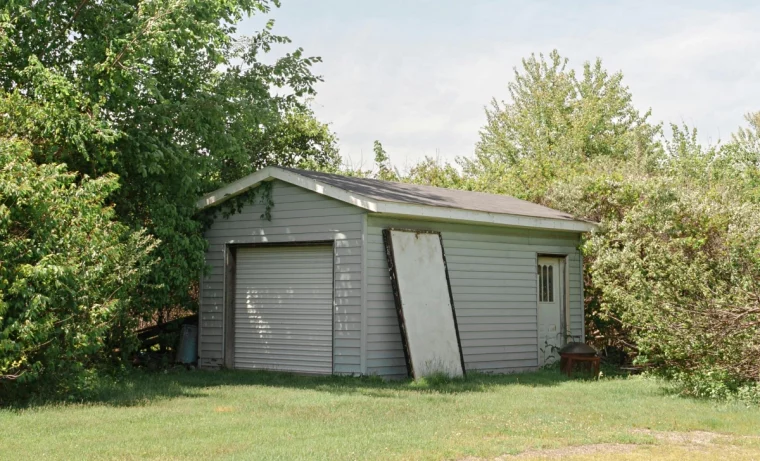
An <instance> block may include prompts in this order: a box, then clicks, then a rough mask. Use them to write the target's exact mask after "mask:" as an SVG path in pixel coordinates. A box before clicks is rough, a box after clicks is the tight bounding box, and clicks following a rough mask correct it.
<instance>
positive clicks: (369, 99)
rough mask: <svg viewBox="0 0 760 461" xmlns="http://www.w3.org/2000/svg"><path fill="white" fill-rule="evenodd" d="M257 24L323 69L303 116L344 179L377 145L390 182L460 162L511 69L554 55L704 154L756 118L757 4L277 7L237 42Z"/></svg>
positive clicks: (417, 1)
mask: <svg viewBox="0 0 760 461" xmlns="http://www.w3.org/2000/svg"><path fill="white" fill-rule="evenodd" d="M267 18H273V19H274V20H275V27H274V32H275V33H277V34H280V35H285V36H288V37H290V38H291V39H292V41H293V43H292V44H291V45H289V46H288V48H291V49H292V48H295V47H302V48H303V49H304V52H305V54H306V55H310V56H320V57H321V58H322V61H323V62H321V63H319V64H317V65H316V66H315V67H314V69H313V70H314V72H315V73H316V74H318V75H321V76H322V78H323V79H324V81H323V82H321V83H319V84H318V85H317V92H318V94H317V96H316V98H315V99H314V101H313V103H312V106H313V109H314V111H315V113H316V115H317V117H318V119H319V120H321V121H323V122H326V123H329V124H330V127H331V129H332V130H333V131H334V132H335V133H336V134H337V136H338V138H339V145H340V152H341V155H342V156H343V158H344V160H345V161H346V163H347V164H348V165H350V166H352V167H364V168H368V167H371V166H372V160H373V154H372V143H373V141H374V140H376V139H377V140H380V141H381V142H382V143H383V146H384V148H385V150H386V151H387V152H388V154H389V156H390V158H391V160H392V161H393V163H394V165H397V166H398V167H400V168H401V169H402V170H404V169H407V168H409V167H410V166H412V165H413V164H415V163H416V162H418V161H420V160H422V159H423V158H424V157H425V156H430V157H433V158H436V159H439V160H442V161H453V160H454V159H455V158H456V157H459V156H470V155H472V154H473V152H474V148H475V144H476V143H477V141H478V139H479V134H478V132H479V130H480V128H481V127H482V126H483V125H484V124H485V112H484V107H485V106H486V105H488V104H489V102H490V101H491V100H492V98H496V99H497V100H506V99H508V91H507V84H508V83H509V82H510V81H512V79H513V76H514V68H515V67H519V66H520V65H521V59H522V58H524V57H526V56H529V55H530V54H531V53H544V54H548V53H549V52H550V51H551V50H553V49H557V50H558V51H559V52H560V54H561V55H562V56H564V57H567V58H569V59H570V66H571V67H573V68H580V67H581V66H582V65H583V62H585V61H593V60H595V59H596V58H601V59H602V62H603V65H604V67H605V68H606V69H607V70H608V71H610V72H616V71H622V73H623V75H624V79H623V82H624V83H625V84H626V85H627V86H628V87H629V88H630V91H631V92H632V94H633V102H634V104H635V105H636V107H637V108H638V109H639V110H641V111H646V110H647V109H651V110H652V118H651V120H652V121H654V122H664V123H666V124H669V123H678V124H681V123H686V124H688V125H690V126H694V127H697V128H698V130H699V132H700V139H701V140H702V141H703V142H705V143H714V142H717V141H719V140H726V139H729V137H730V134H731V133H732V132H733V131H735V130H736V128H737V127H739V126H743V125H744V114H745V113H747V112H750V111H760V84H759V83H760V2H757V1H750V2H741V1H720V2H715V1H712V2H703V1H699V0H691V1H683V2H681V1H668V2H665V1H646V0H639V1H602V0H599V1H591V0H583V1H582V0H576V1H559V0H556V1H552V2H548V1H531V2H513V1H506V0H502V1H496V0H491V1H486V0H468V1H461V0H460V1H457V2H455V1H449V0H438V1H432V0H407V1H400V0H385V1H382V2H379V1H367V0H282V6H281V8H278V9H273V10H272V11H271V12H270V13H268V14H267V15H265V16H257V17H253V18H250V19H247V20H245V21H244V22H243V23H241V24H240V27H239V32H240V33H242V34H250V33H253V32H255V31H256V30H259V29H260V28H261V27H262V25H263V24H264V22H265V20H266V19H267ZM277 52H282V50H280V49H278V50H277Z"/></svg>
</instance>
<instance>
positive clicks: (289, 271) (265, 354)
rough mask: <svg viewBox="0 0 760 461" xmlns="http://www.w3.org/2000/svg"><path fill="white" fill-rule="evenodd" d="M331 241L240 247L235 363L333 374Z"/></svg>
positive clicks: (237, 271)
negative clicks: (318, 243) (328, 244)
mask: <svg viewBox="0 0 760 461" xmlns="http://www.w3.org/2000/svg"><path fill="white" fill-rule="evenodd" d="M332 306H333V249H332V247H331V246H322V245H319V246H293V247H271V248H265V247H258V248H241V249H239V250H238V252H237V257H236V268H235V336H234V343H235V345H234V364H235V368H244V369H268V370H282V371H295V372H302V373H324V374H329V373H332V355H333V352H332V344H333V316H332Z"/></svg>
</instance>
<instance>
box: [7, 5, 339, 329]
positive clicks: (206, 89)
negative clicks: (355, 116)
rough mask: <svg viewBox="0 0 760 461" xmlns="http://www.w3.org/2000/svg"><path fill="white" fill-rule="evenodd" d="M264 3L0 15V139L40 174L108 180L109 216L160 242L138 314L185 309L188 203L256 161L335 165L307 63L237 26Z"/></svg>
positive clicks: (198, 260) (191, 223) (193, 234)
mask: <svg viewBox="0 0 760 461" xmlns="http://www.w3.org/2000/svg"><path fill="white" fill-rule="evenodd" d="M272 6H279V2H278V1H277V0H272V1H269V0H232V1H229V0H206V1H202V2H198V1H195V0H160V1H148V0H103V1H98V2H93V1H90V0H60V1H59V0H56V1H53V0H41V1H32V0H18V1H11V2H5V3H4V5H3V7H2V9H0V24H1V27H0V28H1V29H2V32H1V33H0V89H2V91H3V100H4V101H5V103H6V111H5V112H4V113H5V114H6V117H4V119H3V121H2V123H3V126H0V131H1V132H2V134H3V135H5V136H20V137H23V138H24V139H28V140H29V141H30V142H31V145H32V152H33V158H34V159H35V161H36V162H38V163H39V164H46V163H64V164H66V165H67V166H68V168H69V170H71V171H77V172H79V173H81V174H84V175H89V176H92V177H97V176H101V175H104V174H107V173H115V174H117V175H118V178H119V179H118V180H119V183H120V187H119V188H118V189H114V190H113V191H112V193H111V195H110V196H109V199H108V200H109V201H110V202H112V203H113V204H114V205H115V212H116V216H117V219H118V220H119V221H121V222H122V223H124V224H126V225H128V226H129V227H131V228H133V229H146V230H147V231H148V232H149V233H150V234H151V235H153V236H155V237H157V238H158V239H159V240H160V241H161V244H160V245H159V247H158V248H157V249H156V251H155V256H156V260H157V261H158V262H157V264H156V265H155V266H154V267H153V269H152V271H151V273H150V274H149V276H148V278H147V280H146V284H145V287H146V288H145V289H143V290H141V292H140V293H141V295H142V297H143V305H144V306H145V308H146V311H145V315H146V316H152V315H153V314H154V312H156V310H158V311H159V312H160V311H161V309H163V308H166V307H171V306H176V305H185V306H187V305H189V303H190V302H191V298H190V292H191V290H190V286H191V285H192V284H193V283H194V281H195V280H197V278H198V276H199V274H200V272H201V271H202V270H203V268H204V262H203V251H204V247H205V243H204V240H203V238H202V236H201V223H200V222H199V220H198V219H196V217H195V208H194V202H195V200H196V199H197V197H198V196H200V195H201V194H203V193H205V192H207V191H209V190H213V189H214V188H216V187H218V186H219V185H221V184H223V183H225V182H228V181H231V180H235V179H238V178H239V177H241V176H243V175H245V174H247V173H250V172H251V171H253V170H255V169H256V168H259V167H261V166H264V165H267V164H281V165H286V166H287V165H290V166H297V165H300V164H309V165H326V164H332V163H334V162H336V158H337V157H336V154H335V147H334V142H335V139H334V136H333V135H332V134H331V133H330V132H329V130H328V129H327V127H326V126H325V125H323V124H320V123H319V122H317V121H316V120H315V119H314V117H313V114H312V113H311V111H310V110H309V108H308V106H307V105H306V102H305V99H304V98H306V97H309V96H311V95H313V94H314V85H315V84H316V83H317V82H318V81H319V78H318V77H317V76H315V75H314V74H313V73H312V72H311V70H310V68H311V65H312V64H313V63H315V62H317V61H319V58H315V57H308V56H305V55H304V53H303V50H301V49H300V48H298V49H295V50H294V51H292V52H291V53H288V54H285V55H284V56H282V57H281V58H279V59H274V60H267V62H268V63H265V62H263V61H262V59H261V58H262V56H263V55H264V54H266V53H267V52H269V51H270V50H271V49H272V48H273V47H275V46H279V45H287V44H288V43H289V42H290V41H289V39H287V38H286V37H282V36H278V35H276V34H274V33H273V24H272V22H271V21H270V22H269V23H268V24H267V26H266V27H265V28H264V29H263V30H262V31H260V32H258V33H257V34H255V35H253V36H250V37H243V36H239V35H237V29H236V23H238V22H239V21H240V20H241V19H242V18H244V17H246V16H249V15H252V14H266V13H267V12H269V11H270V8H271V7H272Z"/></svg>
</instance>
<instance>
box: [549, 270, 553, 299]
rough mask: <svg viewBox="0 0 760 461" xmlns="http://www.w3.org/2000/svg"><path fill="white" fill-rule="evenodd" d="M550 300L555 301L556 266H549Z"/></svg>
mask: <svg viewBox="0 0 760 461" xmlns="http://www.w3.org/2000/svg"><path fill="white" fill-rule="evenodd" d="M548 278H549V302H550V303H553V302H554V266H549V277H548Z"/></svg>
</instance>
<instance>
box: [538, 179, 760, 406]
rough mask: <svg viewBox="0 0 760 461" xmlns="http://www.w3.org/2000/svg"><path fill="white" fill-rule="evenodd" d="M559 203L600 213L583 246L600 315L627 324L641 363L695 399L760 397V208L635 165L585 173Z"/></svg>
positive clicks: (718, 188) (724, 191) (563, 190)
mask: <svg viewBox="0 0 760 461" xmlns="http://www.w3.org/2000/svg"><path fill="white" fill-rule="evenodd" d="M553 199H554V200H555V201H557V202H563V203H562V207H563V208H565V209H567V208H572V205H571V204H570V202H571V201H574V203H576V204H582V205H575V208H576V211H577V212H579V213H581V214H583V215H585V216H589V215H590V214H591V213H592V210H593V213H594V216H593V217H594V218H595V219H597V220H599V221H601V222H602V226H601V229H600V231H599V232H597V233H594V234H593V235H592V236H591V238H590V239H589V241H588V242H587V243H586V245H585V247H584V252H585V253H586V255H587V263H588V266H589V267H588V269H589V274H590V276H591V279H592V282H593V286H594V287H595V289H596V290H597V291H598V292H599V295H600V314H601V316H602V317H605V318H607V319H613V320H614V322H613V323H615V322H616V323H618V324H619V325H620V328H621V332H622V333H623V334H622V336H623V338H624V340H625V341H628V342H629V346H630V347H633V348H635V349H636V352H637V356H636V362H638V363H640V364H646V365H648V366H650V367H651V368H652V369H653V370H655V371H656V372H657V373H659V374H661V375H664V376H667V377H669V378H672V379H674V380H675V381H676V382H677V383H679V385H680V386H681V388H682V390H683V391H684V392H686V393H688V394H691V395H695V396H704V397H727V396H729V395H732V394H741V393H743V394H747V395H749V394H751V393H752V392H754V391H753V388H755V387H756V386H757V384H758V382H759V381H760V359H758V357H760V206H758V205H755V204H751V203H747V202H744V201H743V199H742V197H741V196H740V195H739V194H737V193H736V191H733V190H732V189H731V188H730V187H727V186H724V185H720V184H714V185H712V186H709V187H708V186H706V185H699V184H696V183H694V182H687V181H684V180H683V179H682V178H676V177H667V176H654V175H647V174H646V173H642V172H636V168H634V167H631V168H630V169H629V170H628V173H614V174H609V173H607V172H596V173H589V174H588V175H584V176H582V177H578V178H576V179H575V180H574V181H573V182H571V183H569V184H565V185H563V186H561V187H557V188H556V190H555V191H554V193H553ZM578 207H585V208H588V209H587V210H581V209H577V208H578ZM609 332H610V329H609V328H608V329H607V333H609ZM607 339H608V340H609V339H610V338H609V337H608V338H607ZM631 343H632V344H631Z"/></svg>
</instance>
